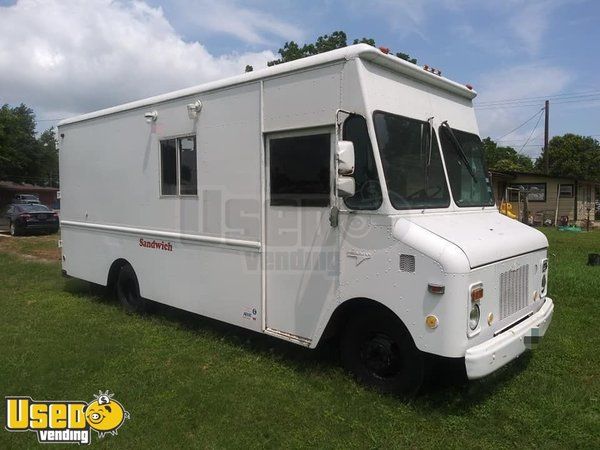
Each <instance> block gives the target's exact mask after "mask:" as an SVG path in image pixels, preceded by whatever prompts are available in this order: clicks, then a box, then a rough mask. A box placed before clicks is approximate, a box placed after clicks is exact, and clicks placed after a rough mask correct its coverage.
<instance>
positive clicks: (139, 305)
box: [116, 264, 148, 314]
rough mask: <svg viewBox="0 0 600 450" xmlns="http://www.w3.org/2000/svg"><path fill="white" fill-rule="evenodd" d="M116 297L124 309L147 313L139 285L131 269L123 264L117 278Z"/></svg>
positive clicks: (146, 306) (146, 305)
mask: <svg viewBox="0 0 600 450" xmlns="http://www.w3.org/2000/svg"><path fill="white" fill-rule="evenodd" d="M116 290H117V297H118V298H119V301H120V302H121V304H122V305H123V306H124V307H125V309H126V310H127V311H129V312H132V313H138V314H142V313H145V312H146V311H148V300H146V299H145V298H143V297H142V296H141V295H140V285H139V283H138V279H137V276H136V275H135V271H134V270H133V267H131V265H129V264H124V265H123V266H122V267H121V269H120V270H119V276H118V277H117V289H116Z"/></svg>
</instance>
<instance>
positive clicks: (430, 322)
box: [425, 314, 440, 330]
mask: <svg viewBox="0 0 600 450" xmlns="http://www.w3.org/2000/svg"><path fill="white" fill-rule="evenodd" d="M425 323H426V324H427V326H428V327H429V328H431V329H432V330H433V329H434V328H437V327H438V325H439V324H440V321H439V320H438V318H437V317H436V316H434V315H433V314H432V315H430V316H427V317H426V318H425Z"/></svg>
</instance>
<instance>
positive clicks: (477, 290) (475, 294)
mask: <svg viewBox="0 0 600 450" xmlns="http://www.w3.org/2000/svg"><path fill="white" fill-rule="evenodd" d="M482 298H483V287H482V286H477V287H474V288H473V289H471V301H472V302H477V301H479V300H481V299H482Z"/></svg>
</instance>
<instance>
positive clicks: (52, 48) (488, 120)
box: [0, 0, 600, 157]
mask: <svg viewBox="0 0 600 450" xmlns="http://www.w3.org/2000/svg"><path fill="white" fill-rule="evenodd" d="M599 23H600V1H598V0H529V1H525V0H503V1H497V0H436V1H433V0H369V1H365V0H344V1H338V0H313V1H301V0H276V1H274V0H248V1H241V0H218V1H215V0H168V1H167V0H164V1H160V0H139V1H128V0H122V1H111V0H79V1H74V0H17V1H15V0H0V104H5V103H8V104H10V105H18V104H20V103H25V104H26V105H28V106H30V107H32V108H33V109H34V111H35V113H36V115H37V119H38V131H42V130H44V129H47V128H49V127H51V126H53V125H55V124H56V121H57V119H60V118H64V117H70V116H73V115H77V114H80V113H84V112H89V111H94V110H97V109H101V108H106V107H109V106H114V105H117V104H120V103H125V102H128V101H132V100H136V99H140V98H144V97H148V96H152V95H156V94H160V93H164V92H168V91H172V90H176V89H181V88H185V87H189V86H193V85H197V84H201V83H204V82H207V81H211V80H216V79H219V78H224V77H228V76H232V75H237V74H240V73H242V72H243V71H244V68H245V66H246V64H251V65H252V66H254V68H255V70H257V69H259V68H263V67H266V62H267V61H269V60H272V59H275V58H276V57H277V50H278V49H279V48H280V47H282V46H283V43H285V42H286V41H289V40H294V41H296V42H299V43H305V42H314V40H315V39H316V38H317V37H318V36H320V35H323V34H328V33H331V32H332V31H336V30H343V31H345V32H346V33H347V34H348V40H349V41H352V40H353V39H354V38H362V37H369V38H374V39H375V40H376V42H377V44H378V45H381V46H385V47H389V48H391V49H392V50H393V51H401V52H404V53H408V54H410V55H411V56H413V57H415V58H417V59H418V63H419V64H420V65H422V64H429V65H431V66H434V67H436V68H439V69H440V70H442V72H443V75H444V76H445V77H448V78H450V79H452V80H455V81H458V82H461V83H469V84H472V85H473V86H474V87H475V89H476V90H477V91H478V93H479V95H478V97H477V99H476V100H475V106H476V111H477V118H478V122H479V127H480V131H481V136H482V137H485V136H491V137H492V138H494V139H498V138H501V140H500V141H499V142H500V144H502V145H510V146H512V147H514V148H516V149H517V150H520V151H522V152H523V153H525V154H527V155H529V156H531V157H535V156H537V155H538V154H539V152H540V150H541V145H542V143H543V117H541V116H540V115H539V114H537V113H538V112H539V111H540V109H541V108H542V106H543V100H544V99H545V98H548V99H549V100H550V136H553V135H560V134H564V133H567V132H571V133H577V134H583V135H588V136H594V137H596V138H600V120H599V119H600V75H599V73H600V58H598V54H599V50H600V48H599V47H600V27H599V26H598V24H599ZM528 119H529V121H528ZM524 122H526V123H525V124H524V125H523V126H521V127H520V128H518V129H517V130H516V131H513V132H512V133H510V134H508V135H506V134H507V133H509V132H510V131H511V130H513V129H515V128H517V127H519V126H520V125H522V124H523V123H524ZM536 125H537V126H536ZM504 135H506V136H504Z"/></svg>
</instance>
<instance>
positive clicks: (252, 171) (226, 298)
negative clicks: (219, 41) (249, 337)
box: [59, 83, 262, 330]
mask: <svg viewBox="0 0 600 450" xmlns="http://www.w3.org/2000/svg"><path fill="white" fill-rule="evenodd" d="M196 99H200V100H201V101H202V103H203V107H202V110H201V112H200V114H199V115H198V117H197V118H196V119H192V118H190V117H189V116H188V112H187V108H186V105H187V104H188V103H191V102H193V101H195V100H196ZM152 110H156V111H157V113H158V120H157V121H156V122H154V123H147V122H146V120H145V118H144V114H145V113H146V112H149V111H152ZM59 133H60V134H64V137H63V138H62V142H61V149H60V166H61V167H60V168H61V192H62V212H61V220H62V221H63V222H67V223H71V225H65V226H64V228H63V234H62V239H63V254H64V261H63V267H64V269H66V270H67V273H68V274H69V275H71V276H74V277H77V278H81V279H84V280H89V281H92V282H95V283H99V284H106V281H107V274H108V270H109V267H110V265H111V264H112V262H113V261H114V260H115V259H118V258H124V259H126V260H128V261H129V262H130V263H131V264H132V265H133V267H134V269H135V271H136V274H137V275H138V278H139V281H140V288H141V294H142V295H143V296H144V297H147V298H150V299H152V300H156V301H159V302H162V303H166V304H169V305H173V306H176V307H179V308H182V309H186V310H189V311H192V312H196V313H201V314H203V315H206V316H210V317H214V318H217V319H220V320H224V321H227V322H230V323H234V324H238V325H241V326H245V327H248V328H252V329H256V330H260V329H261V314H262V311H261V308H260V305H261V300H260V299H261V277H260V274H261V272H260V252H259V248H260V236H261V222H260V195H261V182H260V149H261V140H260V139H261V138H260V84H259V83H255V84H252V85H242V86H238V87H235V88H231V89H227V90H221V91H217V92H212V93H206V94H201V95H199V96H198V97H188V98H182V99H177V100H174V101H170V102H168V103H163V104H157V105H154V106H153V107H149V108H145V109H137V110H130V111H125V112H122V113H119V114H115V115H110V116H106V117H101V118H97V119H92V120H89V121H85V122H80V123H74V124H71V125H66V126H64V127H61V128H60V131H59ZM186 135H196V147H197V153H196V157H197V169H198V195H197V196H187V197H177V196H161V195H160V140H161V139H165V138H170V137H175V136H186ZM90 225H91V226H95V225H99V226H100V227H102V226H104V227H105V229H102V228H100V229H90V228H89V226H90ZM107 226H108V227H111V228H110V230H107V229H106V227H107ZM132 229H133V230H134V231H133V232H132V231H131V230H132ZM139 229H143V230H144V232H135V230H139ZM165 233H167V234H168V233H170V234H168V236H167V237H165ZM194 238H200V239H202V238H224V239H233V240H235V241H243V242H245V243H250V244H251V245H249V246H239V245H219V244H214V243H206V242H200V241H198V240H197V239H196V240H195V239H194ZM140 239H143V240H144V241H147V242H150V243H152V242H154V241H156V242H158V243H163V242H164V243H165V244H166V245H165V246H162V248H152V247H147V246H142V245H141V242H140ZM151 245H152V244H151ZM247 313H250V314H249V315H248V314H247Z"/></svg>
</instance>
